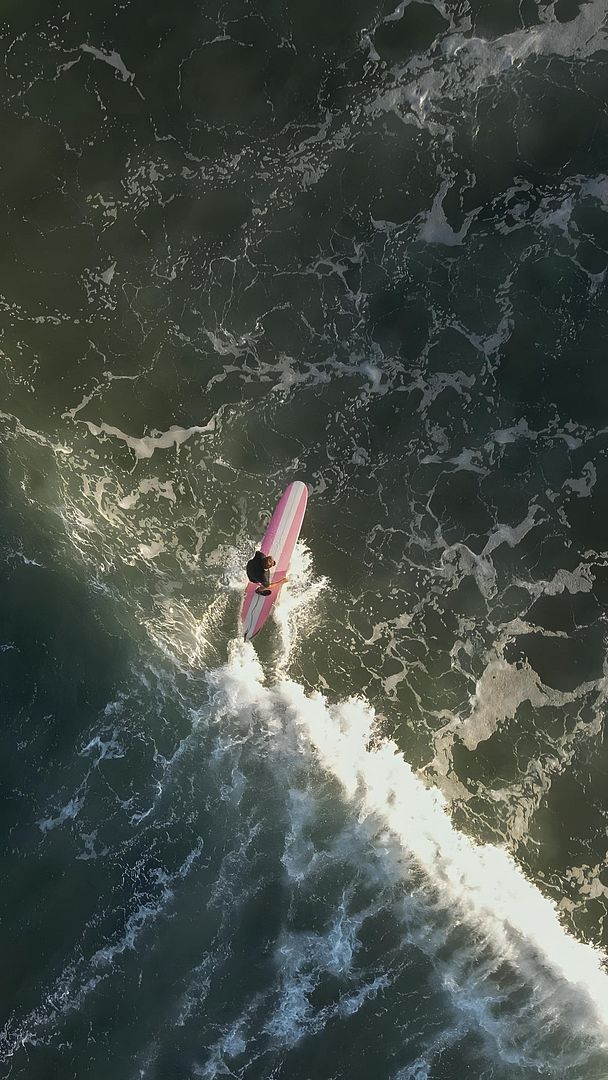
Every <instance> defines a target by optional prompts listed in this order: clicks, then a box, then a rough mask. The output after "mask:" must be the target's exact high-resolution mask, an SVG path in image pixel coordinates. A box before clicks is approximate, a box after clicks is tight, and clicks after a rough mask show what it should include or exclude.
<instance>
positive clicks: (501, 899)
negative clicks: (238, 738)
mask: <svg viewBox="0 0 608 1080" xmlns="http://www.w3.org/2000/svg"><path fill="white" fill-rule="evenodd" d="M263 678H264V676H263V673H262V670H261V667H260V664H259V662H258V660H257V657H256V656H255V653H254V651H253V648H252V646H251V645H250V644H245V643H240V642H239V643H238V644H237V643H235V645H234V646H233V650H232V656H231V659H230V660H229V662H228V664H227V665H226V666H225V667H224V668H222V669H220V670H219V671H217V672H215V673H214V674H213V676H211V679H210V681H211V682H212V685H215V686H216V687H217V688H218V689H219V690H220V693H221V695H222V696H223V697H224V700H225V701H226V698H227V699H228V700H227V701H226V703H228V702H229V703H230V706H231V707H232V708H233V709H235V711H236V712H237V713H242V712H243V710H247V709H248V708H251V707H252V706H253V707H255V709H256V712H257V713H262V714H264V716H265V718H266V719H267V720H268V721H269V722H270V723H275V724H276V723H277V720H276V717H277V716H280V715H283V716H284V715H285V712H287V716H288V718H289V719H290V720H291V723H292V725H293V728H294V729H295V731H297V733H298V738H299V740H300V744H301V746H302V744H304V745H307V746H308V747H312V748H313V749H314V751H315V752H316V754H317V755H318V758H319V760H320V762H321V764H322V765H323V767H324V768H325V769H326V770H327V771H328V772H330V773H331V774H332V775H333V776H335V777H336V778H337V780H338V781H339V782H340V784H341V786H342V788H343V790H344V793H345V795H346V796H347V797H348V798H349V799H350V800H352V802H353V803H354V804H355V806H356V808H357V811H358V814H359V818H360V820H366V819H370V821H371V822H372V823H373V822H374V821H377V822H379V823H380V824H382V825H383V826H385V827H388V829H389V830H390V831H391V833H392V834H393V835H394V836H395V837H396V838H398V840H399V842H400V844H401V845H402V847H403V849H404V850H405V851H406V852H407V853H408V854H409V855H411V856H413V858H414V859H415V861H416V863H417V865H418V866H419V867H420V868H421V869H422V870H423V871H424V873H425V874H426V876H427V877H428V879H429V882H430V883H431V884H432V886H433V887H434V888H435V889H437V890H439V891H440V893H441V895H442V896H443V900H444V902H445V905H446V909H447V910H451V911H452V912H453V913H454V918H455V919H456V920H458V919H461V920H462V919H466V920H467V921H468V922H469V923H470V924H471V925H472V927H477V928H478V929H479V930H480V931H481V932H482V933H483V936H484V939H488V938H489V939H490V940H491V941H492V942H493V943H494V947H495V948H496V949H497V950H498V951H499V952H500V954H501V955H502V956H504V957H506V958H507V959H510V960H512V962H513V963H514V965H515V966H516V968H517V969H518V970H519V971H521V972H522V974H523V975H524V977H526V978H528V979H530V981H531V985H532V986H533V987H536V986H538V985H539V984H541V985H545V986H546V984H547V980H548V979H549V986H548V987H547V989H548V990H549V991H552V990H553V989H554V986H553V985H552V984H554V983H555V977H556V976H557V977H558V979H560V980H563V982H564V983H565V984H568V986H569V988H570V994H569V995H568V996H569V999H570V1000H572V990H574V991H575V993H576V997H577V998H579V1000H580V1004H581V1005H583V1006H591V1008H590V1009H589V1008H587V1009H586V1010H585V1009H581V1013H582V1015H583V1018H584V1017H585V1013H587V1015H588V1017H589V1020H591V1023H592V1027H593V1031H594V1034H595V1035H596V1036H599V1037H600V1039H601V1041H602V1043H603V1044H604V1045H605V1044H606V1036H605V1033H604V1031H603V1030H602V1028H605V1029H608V974H607V972H606V970H605V968H604V966H603V965H604V963H605V959H604V957H603V956H602V954H601V953H600V952H599V951H598V950H596V949H595V948H593V947H592V946H590V945H587V944H584V943H583V942H580V941H578V940H576V939H575V938H574V937H572V936H571V935H570V934H569V933H568V932H567V931H566V930H565V929H564V927H563V926H562V925H561V923H560V921H559V918H558V914H557V910H556V907H555V904H554V903H553V901H551V900H550V899H548V898H546V897H544V896H543V895H542V894H541V893H540V892H539V890H538V889H537V888H536V887H535V886H534V885H533V884H531V883H530V882H529V881H528V880H527V879H526V877H525V876H524V874H523V872H522V871H521V869H520V868H519V866H518V865H517V864H516V862H515V860H514V859H513V858H512V857H511V856H510V855H509V854H508V852H506V851H504V850H502V849H500V848H497V847H495V846H493V845H489V844H484V845H481V844H477V843H475V842H474V841H472V840H470V839H469V838H467V837H466V836H464V835H463V834H461V833H459V832H458V831H457V830H456V829H455V828H454V826H453V825H452V822H451V821H450V818H449V816H448V814H447V812H446V802H445V800H444V798H443V796H442V795H441V793H440V792H439V791H437V790H436V789H433V788H430V789H429V788H427V787H425V786H424V784H423V783H422V781H421V780H420V779H419V778H418V777H417V776H416V775H415V774H414V772H413V771H412V769H411V768H410V766H409V765H408V763H407V762H406V761H405V760H404V759H403V757H402V756H401V755H400V754H399V751H398V748H397V746H396V745H395V743H393V742H392V741H388V742H385V743H383V744H382V745H380V746H379V747H378V748H377V749H374V750H370V749H369V748H368V747H369V744H370V736H371V734H372V728H373V724H374V711H373V709H372V708H371V706H369V705H368V704H367V703H366V702H364V701H362V700H357V699H350V700H348V701H345V702H342V703H340V704H338V705H333V706H332V705H328V703H327V701H326V700H325V698H324V697H323V696H322V695H321V694H314V695H313V696H311V697H307V696H306V694H305V692H304V690H303V688H302V687H301V686H299V685H298V684H297V683H295V682H293V681H290V680H288V679H283V680H281V681H280V682H278V683H277V684H275V685H274V686H273V687H272V688H268V689H267V688H265V687H264V686H263V685H262V682H263ZM271 718H274V719H271ZM558 988H559V987H558ZM581 1022H583V1021H581Z"/></svg>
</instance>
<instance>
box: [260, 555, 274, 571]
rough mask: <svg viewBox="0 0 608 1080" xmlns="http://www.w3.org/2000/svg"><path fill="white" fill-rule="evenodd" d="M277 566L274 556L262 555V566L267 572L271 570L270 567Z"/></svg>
mask: <svg viewBox="0 0 608 1080" xmlns="http://www.w3.org/2000/svg"><path fill="white" fill-rule="evenodd" d="M275 565H276V564H275V561H274V559H273V557H272V555H264V554H263V555H262V566H263V567H264V569H265V570H270V567H271V566H275Z"/></svg>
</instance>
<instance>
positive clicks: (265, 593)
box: [255, 589, 272, 596]
mask: <svg viewBox="0 0 608 1080" xmlns="http://www.w3.org/2000/svg"><path fill="white" fill-rule="evenodd" d="M255 591H256V594H257V596H270V594H271V592H272V589H256V590H255Z"/></svg>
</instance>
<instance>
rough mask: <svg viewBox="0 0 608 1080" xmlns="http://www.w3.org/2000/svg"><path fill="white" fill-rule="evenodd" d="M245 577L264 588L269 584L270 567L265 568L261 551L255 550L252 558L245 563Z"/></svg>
mask: <svg viewBox="0 0 608 1080" xmlns="http://www.w3.org/2000/svg"><path fill="white" fill-rule="evenodd" d="M247 577H248V578H249V580H250V581H253V582H254V583H255V584H256V585H261V586H262V587H263V588H264V589H267V588H268V586H269V585H270V568H268V569H266V567H265V566H264V555H263V554H262V552H261V551H256V553H255V555H254V556H253V559H250V560H249V562H248V563H247Z"/></svg>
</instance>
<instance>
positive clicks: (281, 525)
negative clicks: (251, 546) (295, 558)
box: [241, 480, 308, 641]
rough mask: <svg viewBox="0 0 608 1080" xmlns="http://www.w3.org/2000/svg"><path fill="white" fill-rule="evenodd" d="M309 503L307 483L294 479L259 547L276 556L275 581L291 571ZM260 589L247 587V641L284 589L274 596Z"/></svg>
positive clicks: (273, 592) (256, 630)
mask: <svg viewBox="0 0 608 1080" xmlns="http://www.w3.org/2000/svg"><path fill="white" fill-rule="evenodd" d="M307 502H308V488H307V487H306V484H303V483H302V481H301V480H294V482H293V483H292V484H290V485H289V487H287V488H285V491H284V492H283V494H282V495H281V498H280V499H279V502H278V504H277V507H276V509H275V512H274V514H273V515H272V517H271V519H270V522H269V524H268V528H267V529H266V532H265V534H264V539H263V540H262V543H261V544H260V548H259V550H260V551H262V552H263V553H264V555H272V557H273V559H274V560H275V562H276V566H273V568H272V570H271V571H270V582H271V584H272V582H273V581H280V580H281V578H284V577H285V576H286V574H287V571H288V570H289V563H290V561H291V556H292V555H293V549H294V548H295V546H296V543H297V540H298V536H299V535H300V529H301V528H302V522H303V520H304V514H305V512H306V503H307ZM258 588H259V585H254V584H253V582H251V581H250V582H249V584H248V585H247V588H246V589H245V599H244V601H243V611H242V613H241V618H242V620H243V631H244V634H245V641H251V639H252V638H253V637H255V635H256V634H258V633H259V632H260V630H261V629H262V627H263V625H264V623H265V622H266V619H267V618H268V616H269V615H270V611H271V609H272V605H273V604H274V603H275V601H276V599H277V596H278V595H279V593H280V591H281V586H280V585H279V586H277V588H276V589H273V590H272V592H271V593H270V596H259V595H258V594H257V593H256V589H258Z"/></svg>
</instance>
